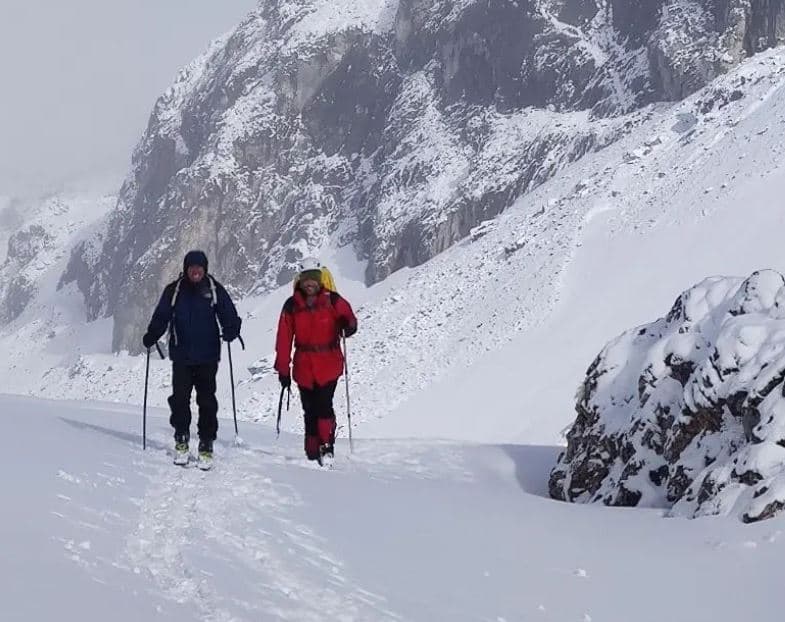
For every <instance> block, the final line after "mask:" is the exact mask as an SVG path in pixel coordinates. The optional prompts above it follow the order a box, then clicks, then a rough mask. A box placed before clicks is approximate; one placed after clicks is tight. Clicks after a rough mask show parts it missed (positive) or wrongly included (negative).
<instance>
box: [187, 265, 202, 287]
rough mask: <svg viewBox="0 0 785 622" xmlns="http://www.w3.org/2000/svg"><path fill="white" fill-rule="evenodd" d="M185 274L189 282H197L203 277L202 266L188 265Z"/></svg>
mask: <svg viewBox="0 0 785 622" xmlns="http://www.w3.org/2000/svg"><path fill="white" fill-rule="evenodd" d="M187 274H188V280H189V281H191V283H198V282H199V281H201V280H202V279H203V278H204V268H203V267H202V266H188V273H187Z"/></svg>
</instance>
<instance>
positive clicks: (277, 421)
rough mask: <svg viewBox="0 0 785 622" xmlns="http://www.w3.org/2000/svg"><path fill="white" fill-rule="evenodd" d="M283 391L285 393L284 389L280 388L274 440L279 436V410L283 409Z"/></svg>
mask: <svg viewBox="0 0 785 622" xmlns="http://www.w3.org/2000/svg"><path fill="white" fill-rule="evenodd" d="M285 391H286V387H281V396H280V397H279V398H278V419H277V420H276V422H275V436H276V438H278V437H279V436H281V409H282V408H283V394H284V392H285Z"/></svg>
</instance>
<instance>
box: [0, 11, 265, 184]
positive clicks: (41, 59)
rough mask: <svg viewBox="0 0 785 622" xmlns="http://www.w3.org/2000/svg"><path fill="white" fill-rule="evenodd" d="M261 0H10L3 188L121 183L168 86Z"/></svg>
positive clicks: (4, 32)
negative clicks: (151, 115)
mask: <svg viewBox="0 0 785 622" xmlns="http://www.w3.org/2000/svg"><path fill="white" fill-rule="evenodd" d="M255 4H256V2H255V0H68V1H67V2H65V1H63V0H0V196H3V195H5V196H10V195H31V194H40V193H44V192H52V191H57V189H58V188H59V187H61V186H63V185H65V184H70V185H72V183H73V182H79V183H90V184H93V185H95V184H100V185H101V186H102V187H103V186H106V187H107V188H111V187H112V186H114V185H119V183H120V181H121V180H122V177H123V176H124V175H125V173H126V172H127V170H128V168H129V165H130V156H131V151H132V149H133V147H134V145H135V144H136V142H137V141H138V140H139V138H140V136H141V134H142V132H143V131H144V128H145V127H146V125H147V119H148V116H149V113H150V111H151V109H152V107H153V104H154V103H155V100H156V98H157V97H158V95H160V94H161V93H162V92H163V91H164V90H165V89H166V87H167V86H168V85H169V84H170V83H171V82H172V80H173V79H174V77H175V76H176V75H177V72H178V70H179V69H180V67H182V66H183V65H185V64H187V63H188V62H189V61H190V60H192V59H193V58H194V57H195V56H197V55H198V54H199V53H200V52H201V51H202V50H203V49H204V48H206V47H207V45H208V43H209V42H210V41H211V40H212V39H214V38H216V37H218V36H220V35H221V34H223V33H224V32H226V31H228V30H231V29H232V28H233V27H234V26H235V25H236V24H237V23H238V22H239V21H240V20H241V19H242V18H243V16H244V15H245V14H246V13H247V12H248V11H250V10H251V9H253V7H254V5H255ZM115 189H116V188H115Z"/></svg>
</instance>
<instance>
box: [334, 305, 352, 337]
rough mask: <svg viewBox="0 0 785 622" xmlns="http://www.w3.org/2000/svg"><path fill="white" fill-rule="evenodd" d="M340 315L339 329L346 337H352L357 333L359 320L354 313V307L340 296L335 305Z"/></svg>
mask: <svg viewBox="0 0 785 622" xmlns="http://www.w3.org/2000/svg"><path fill="white" fill-rule="evenodd" d="M333 306H334V307H335V311H336V313H337V314H338V328H339V329H340V331H341V334H342V335H343V336H344V337H351V336H352V335H354V333H356V332H357V318H356V317H355V315H354V311H352V305H350V304H349V301H348V300H346V299H345V298H342V297H340V296H338V299H337V300H336V301H335V303H334V305H333Z"/></svg>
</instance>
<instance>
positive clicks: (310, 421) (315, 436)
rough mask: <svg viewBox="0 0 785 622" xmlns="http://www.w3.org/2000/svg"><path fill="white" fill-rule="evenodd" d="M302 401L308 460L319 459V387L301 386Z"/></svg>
mask: <svg viewBox="0 0 785 622" xmlns="http://www.w3.org/2000/svg"><path fill="white" fill-rule="evenodd" d="M299 389H300V401H301V402H302V404H303V418H304V420H305V455H306V456H307V457H308V460H318V459H319V431H318V428H317V424H316V421H317V417H316V415H317V408H318V400H317V392H318V388H314V389H307V388H305V387H302V386H300V387H299Z"/></svg>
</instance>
